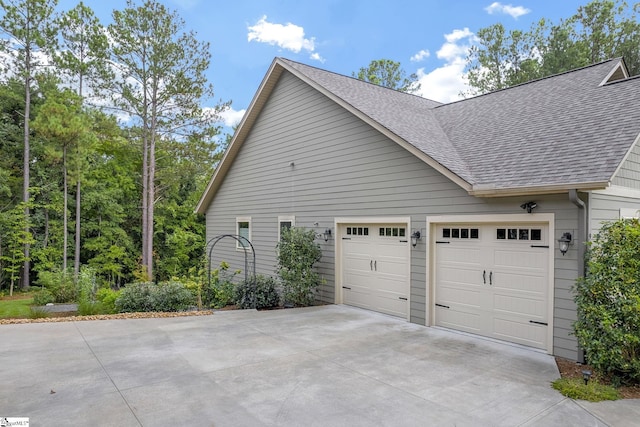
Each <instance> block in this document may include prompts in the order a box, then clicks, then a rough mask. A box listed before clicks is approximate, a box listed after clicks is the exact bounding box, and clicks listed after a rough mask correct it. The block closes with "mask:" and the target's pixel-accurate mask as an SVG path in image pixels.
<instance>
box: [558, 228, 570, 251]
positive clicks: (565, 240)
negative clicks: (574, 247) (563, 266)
mask: <svg viewBox="0 0 640 427" xmlns="http://www.w3.org/2000/svg"><path fill="white" fill-rule="evenodd" d="M572 241H573V239H572V237H571V233H568V232H567V233H564V234H563V235H562V237H560V238H559V239H558V244H559V245H560V252H561V253H562V256H564V254H566V253H567V251H568V250H569V246H571V242H572Z"/></svg>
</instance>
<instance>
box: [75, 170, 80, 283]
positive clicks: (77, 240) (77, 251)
mask: <svg viewBox="0 0 640 427" xmlns="http://www.w3.org/2000/svg"><path fill="white" fill-rule="evenodd" d="M80 206H81V205H80V170H78V181H77V182H76V235H75V243H76V245H75V252H74V258H73V279H74V280H75V281H77V280H78V275H79V274H80Z"/></svg>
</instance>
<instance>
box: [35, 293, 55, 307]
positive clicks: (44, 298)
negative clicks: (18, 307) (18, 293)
mask: <svg viewBox="0 0 640 427" xmlns="http://www.w3.org/2000/svg"><path fill="white" fill-rule="evenodd" d="M54 301H55V298H54V296H53V294H52V293H51V291H49V290H47V289H40V290H39V291H37V292H36V293H34V294H33V304H34V305H47V304H49V303H52V302H54Z"/></svg>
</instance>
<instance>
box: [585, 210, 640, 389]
mask: <svg viewBox="0 0 640 427" xmlns="http://www.w3.org/2000/svg"><path fill="white" fill-rule="evenodd" d="M575 301H576V304H577V309H578V310H577V311H578V320H577V321H576V322H575V323H574V330H575V334H576V337H577V339H578V343H579V344H580V346H581V347H582V348H583V349H584V350H585V351H586V357H587V361H588V363H589V364H590V365H591V366H593V368H595V369H596V370H597V371H599V372H601V373H603V374H605V375H610V376H611V377H612V379H613V381H615V382H619V383H627V382H638V381H640V223H639V222H638V220H637V219H633V220H631V219H627V220H619V221H615V222H611V223H607V224H605V225H604V226H603V227H602V229H601V230H600V232H599V233H598V235H597V236H596V237H595V238H594V240H593V241H592V242H591V243H590V244H589V250H588V253H587V275H586V277H585V278H581V279H579V280H578V281H577V282H576V296H575Z"/></svg>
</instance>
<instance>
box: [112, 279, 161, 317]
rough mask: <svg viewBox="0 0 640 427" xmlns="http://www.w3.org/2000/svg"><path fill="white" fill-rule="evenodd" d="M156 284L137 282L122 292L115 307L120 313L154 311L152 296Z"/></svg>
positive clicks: (127, 286)
mask: <svg viewBox="0 0 640 427" xmlns="http://www.w3.org/2000/svg"><path fill="white" fill-rule="evenodd" d="M155 286H156V285H155V284H153V283H151V282H135V283H130V284H128V285H126V286H125V287H124V288H122V289H121V290H120V295H118V298H116V301H115V306H116V309H117V310H118V312H120V313H133V312H137V311H153V297H152V296H151V294H152V292H153V290H154V288H155Z"/></svg>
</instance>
